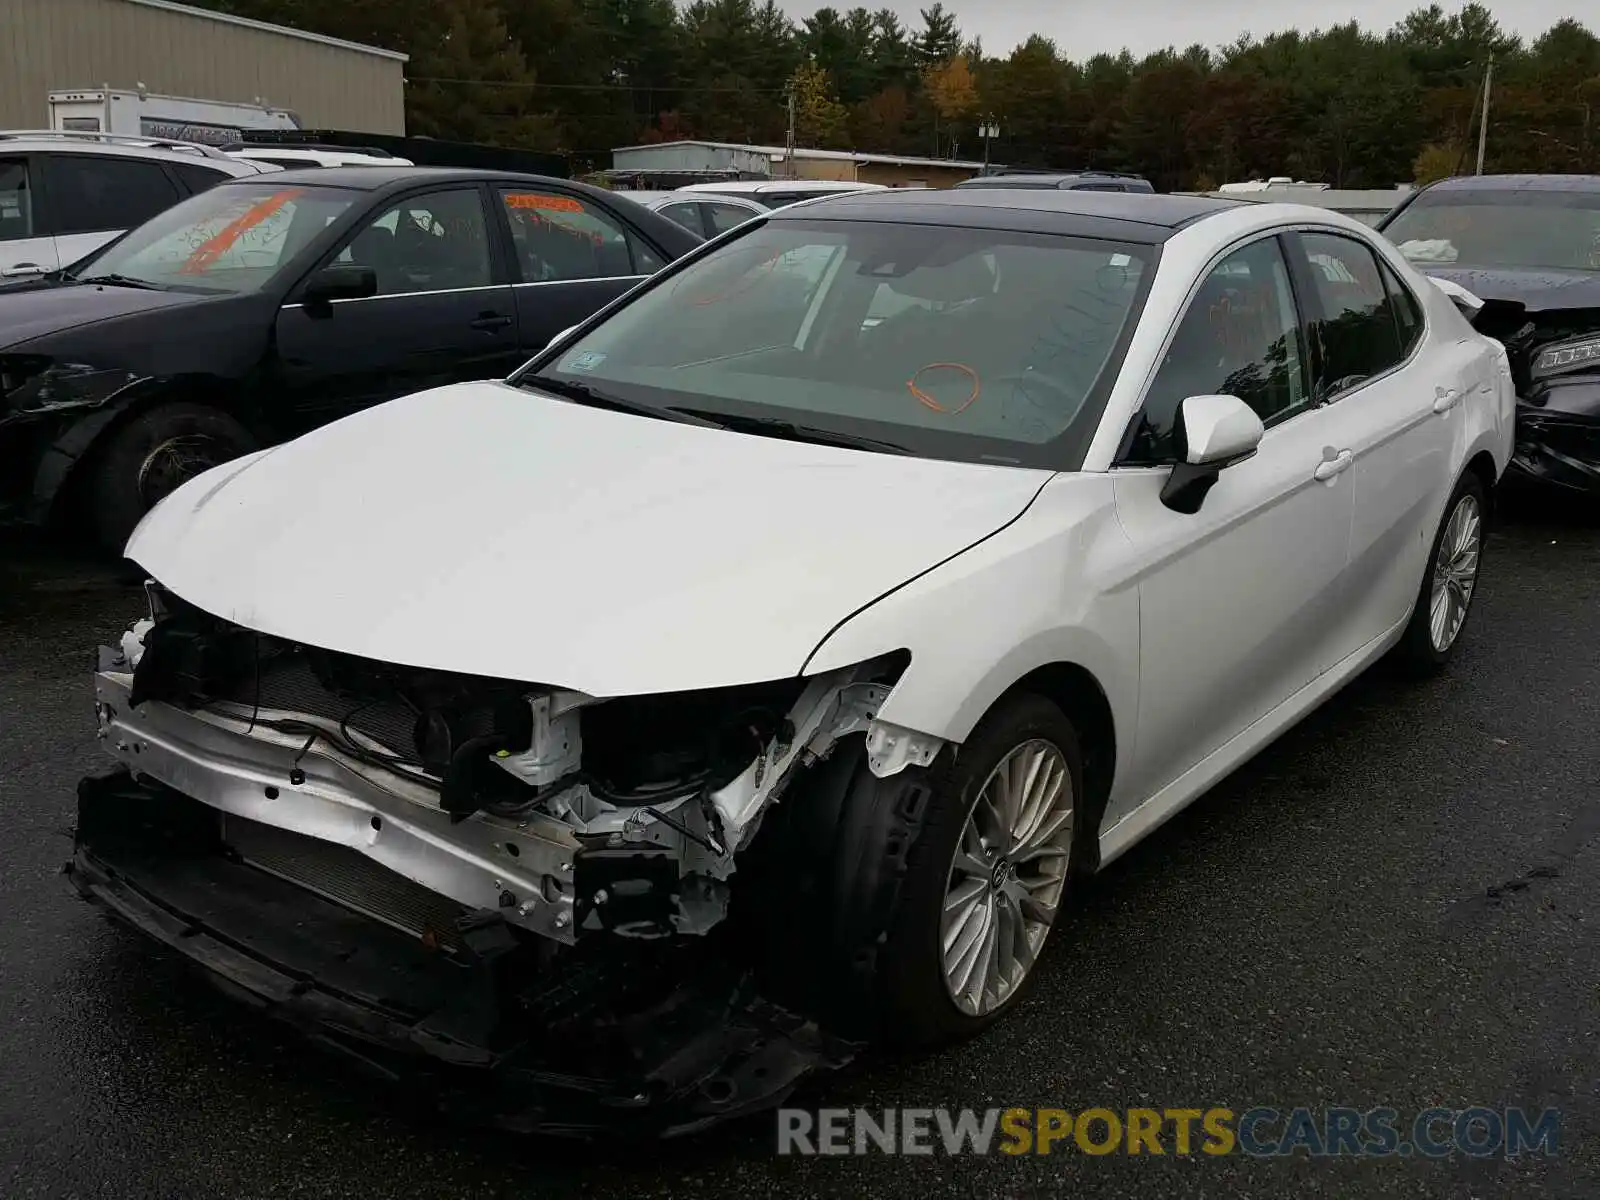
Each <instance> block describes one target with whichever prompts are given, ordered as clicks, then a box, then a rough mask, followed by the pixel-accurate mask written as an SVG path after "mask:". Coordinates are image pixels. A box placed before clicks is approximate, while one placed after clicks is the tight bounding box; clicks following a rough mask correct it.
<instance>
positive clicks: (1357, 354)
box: [1299, 233, 1405, 400]
mask: <svg viewBox="0 0 1600 1200" xmlns="http://www.w3.org/2000/svg"><path fill="white" fill-rule="evenodd" d="M1299 241H1300V246H1301V249H1302V252H1303V253H1304V255H1305V257H1306V260H1307V262H1308V263H1309V266H1310V272H1309V273H1310V276H1311V285H1312V288H1313V290H1314V291H1315V293H1316V300H1317V304H1318V307H1319V308H1320V312H1318V313H1316V314H1315V316H1316V319H1315V320H1314V321H1313V322H1312V327H1311V328H1312V338H1313V340H1314V341H1315V343H1316V345H1317V347H1318V349H1319V351H1320V352H1319V353H1318V355H1317V364H1318V369H1317V387H1316V395H1317V398H1318V399H1319V400H1326V399H1330V398H1332V397H1334V396H1337V395H1339V394H1340V393H1342V392H1346V391H1349V390H1350V389H1351V388H1354V387H1359V386H1360V385H1361V384H1362V383H1363V382H1364V381H1365V380H1367V379H1370V378H1372V377H1373V376H1374V375H1381V374H1382V373H1383V372H1385V371H1387V370H1389V369H1391V368H1392V367H1394V366H1396V365H1398V364H1399V362H1400V360H1401V359H1402V358H1404V357H1405V355H1404V352H1403V351H1402V350H1401V346H1400V332H1399V327H1398V325H1397V324H1396V321H1395V315H1394V310H1393V307H1392V305H1391V302H1390V299H1389V293H1388V290H1387V289H1386V288H1385V286H1384V282H1383V276H1381V275H1380V274H1379V273H1378V260H1377V257H1376V256H1375V255H1374V254H1373V252H1372V250H1371V248H1370V247H1368V246H1366V245H1364V244H1363V243H1361V242H1358V241H1356V240H1355V239H1354V238H1347V237H1341V236H1339V235H1338V234H1331V233H1305V234H1301V235H1299Z"/></svg>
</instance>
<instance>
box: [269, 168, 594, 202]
mask: <svg viewBox="0 0 1600 1200" xmlns="http://www.w3.org/2000/svg"><path fill="white" fill-rule="evenodd" d="M272 179H273V182H274V183H276V182H278V181H280V180H281V181H283V182H284V183H320V184H322V185H323V186H325V187H342V188H351V189H354V190H356V191H362V192H376V191H383V190H387V189H391V188H394V189H399V188H402V187H407V186H409V185H411V184H414V183H528V184H545V185H547V186H548V185H552V184H554V185H557V186H560V187H564V188H574V189H576V190H578V191H581V192H583V193H584V194H585V195H602V196H609V195H613V194H614V193H611V192H607V191H605V190H604V189H603V188H594V187H590V186H589V185H588V184H584V183H579V182H577V181H576V180H573V179H553V178H551V177H550V176H548V175H531V174H526V173H523V172H519V171H483V170H477V169H474V168H470V167H419V166H411V165H407V164H404V163H398V164H396V163H388V164H385V163H379V162H372V163H362V164H361V165H359V166H339V167H287V168H285V169H284V170H282V171H279V172H276V173H274V175H273V177H272Z"/></svg>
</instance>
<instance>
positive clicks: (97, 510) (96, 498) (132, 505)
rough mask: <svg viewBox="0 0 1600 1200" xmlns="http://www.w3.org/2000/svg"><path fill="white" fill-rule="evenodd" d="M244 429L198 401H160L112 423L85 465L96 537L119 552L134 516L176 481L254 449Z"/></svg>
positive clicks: (162, 496) (90, 516)
mask: <svg viewBox="0 0 1600 1200" xmlns="http://www.w3.org/2000/svg"><path fill="white" fill-rule="evenodd" d="M255 445H256V443H255V439H254V438H253V437H251V435H250V432H249V430H247V429H245V427H244V426H243V425H240V424H239V422H237V421H235V420H234V419H233V418H232V417H230V416H228V415H227V414H226V413H223V412H219V411H218V410H217V409H214V408H208V407H206V406H205V405H202V404H163V405H160V406H159V407H156V408H151V409H148V410H146V411H145V412H142V413H139V414H138V415H137V416H135V417H133V418H132V419H130V420H129V421H128V422H127V423H126V424H124V425H123V426H121V427H120V428H118V429H116V430H115V431H114V432H113V433H112V434H111V435H110V440H109V441H107V442H106V443H105V445H104V447H103V448H102V449H101V450H100V451H99V453H98V457H97V459H96V460H95V462H94V463H93V464H92V465H91V466H90V468H89V469H90V472H91V475H90V478H89V480H88V488H87V492H86V499H87V503H88V512H87V516H88V520H89V525H90V529H91V531H92V533H93V536H94V539H95V541H96V543H97V544H98V545H99V546H100V547H101V548H103V549H105V550H107V551H110V552H112V553H115V554H121V552H122V548H123V547H124V546H125V545H126V544H127V541H128V537H129V535H130V534H132V533H133V528H134V526H135V525H137V524H138V523H139V520H140V518H142V517H143V516H144V514H145V513H147V512H149V511H150V509H152V508H154V507H155V505H156V504H157V503H158V502H159V501H161V500H163V499H165V498H166V497H167V496H168V495H169V494H171V493H172V492H174V491H176V490H177V489H178V488H179V487H180V486H181V485H183V484H184V483H187V482H188V481H189V480H191V479H193V478H194V477H195V476H196V475H199V474H201V473H202V472H203V471H207V470H210V469H211V468H212V467H214V466H217V465H218V464H220V463H225V462H227V461H229V460H230V459H234V458H238V457H239V456H240V455H241V454H248V453H249V452H250V451H251V450H253V449H255Z"/></svg>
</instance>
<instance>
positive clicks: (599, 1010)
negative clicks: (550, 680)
mask: <svg viewBox="0 0 1600 1200" xmlns="http://www.w3.org/2000/svg"><path fill="white" fill-rule="evenodd" d="M148 591H149V594H150V597H151V611H150V615H149V617H148V618H146V619H144V620H142V621H140V622H138V623H137V624H136V625H135V626H134V627H133V628H132V629H131V630H130V631H129V632H128V633H127V634H126V635H125V636H124V637H123V639H122V643H121V645H120V646H118V647H115V648H109V647H107V648H102V650H101V652H100V662H99V669H98V671H97V673H96V676H95V707H96V713H97V717H98V723H99V736H100V738H101V739H102V740H103V742H104V743H105V745H106V747H107V748H108V749H109V750H110V751H111V753H112V754H113V755H114V756H115V757H116V759H117V760H118V761H119V766H118V768H117V769H116V770H115V771H113V772H112V773H111V774H109V775H106V776H101V777H98V778H92V779H89V780H86V781H85V782H84V784H83V785H82V787H81V789H80V810H79V822H78V829H77V845H76V852H75V856H74V858H73V860H72V862H71V864H70V866H69V873H70V875H71V876H72V879H73V882H74V883H75V884H76V886H77V887H78V889H79V890H80V891H81V892H82V893H83V894H84V895H86V896H88V897H89V898H91V899H93V900H96V901H99V902H100V903H102V904H104V905H105V906H106V907H107V908H108V909H109V910H110V911H111V912H113V913H114V914H115V915H117V916H120V917H121V918H123V919H125V920H127V921H129V922H130V923H132V924H134V925H135V926H137V927H138V928H140V929H142V930H143V931H145V932H146V933H149V934H151V935H153V936H155V937H157V938H158V939H159V940H161V941H163V942H165V943H167V944H168V945H169V946H171V947H173V948H174V949H176V950H178V951H179V952H180V953H183V954H185V955H187V956H188V957H189V958H191V959H193V960H195V961H197V962H199V963H200V964H201V965H202V966H204V967H206V968H207V969H208V970H209V971H210V972H211V974H212V976H213V978H215V979H217V980H218V981H220V982H222V983H223V984H224V985H225V986H227V987H228V990H230V991H232V992H234V993H235V994H240V995H243V996H244V997H245V998H247V999H249V1000H251V1001H252V1002H254V1003H256V1004H257V1005H260V1006H264V1007H267V1008H269V1009H271V1010H272V1011H274V1012H275V1013H277V1014H278V1015H280V1016H285V1017H288V1018H290V1019H291V1020H293V1021H295V1022H296V1023H298V1024H300V1025H302V1026H306V1027H310V1028H312V1029H313V1031H314V1032H315V1033H316V1034H317V1037H318V1039H319V1040H320V1041H322V1042H323V1043H324V1044H325V1045H330V1046H333V1047H335V1048H338V1049H341V1050H344V1051H346V1052H347V1053H349V1054H351V1055H353V1056H354V1057H355V1058H357V1059H358V1060H360V1061H361V1062H363V1063H365V1064H366V1065H369V1066H372V1067H374V1068H376V1069H377V1070H379V1071H381V1072H382V1073H384V1074H387V1075H412V1076H415V1077H417V1078H422V1079H427V1080H430V1081H432V1083H433V1084H434V1085H436V1086H437V1088H438V1091H439V1094H440V1096H441V1097H442V1098H447V1099H448V1100H449V1101H450V1102H451V1103H453V1104H456V1105H464V1106H465V1107H466V1108H468V1109H469V1110H470V1111H471V1112H473V1113H474V1114H475V1115H478V1116H481V1117H484V1118H487V1119H489V1120H491V1121H493V1122H495V1123H498V1124H500V1125H503V1126H506V1127H510V1128H516V1129H521V1130H528V1131H546V1132H557V1133H581V1132H586V1131H599V1130H603V1129H604V1130H611V1129H615V1128H617V1127H619V1126H632V1127H634V1128H636V1129H638V1130H640V1131H642V1132H649V1133H656V1134H660V1133H670V1132H675V1131H680V1130H686V1129H692V1128H696V1127H699V1126H700V1125H703V1124H705V1123H708V1122H711V1121H715V1120H718V1119H721V1118H724V1117H727V1116H731V1115H734V1114H737V1113H741V1112H747V1111H750V1110H752V1109H754V1108H760V1107H764V1106H766V1105H769V1104H771V1103H775V1102H777V1101H779V1100H781V1098H782V1097H783V1096H784V1095H786V1094H787V1093H788V1091H789V1090H791V1089H792V1088H793V1086H794V1085H795V1083H796V1082H797V1081H798V1080H799V1079H800V1078H801V1077H802V1076H803V1075H804V1074H806V1073H807V1072H809V1071H811V1070H813V1069H816V1068H818V1067H823V1066H830V1065H837V1064H839V1063H841V1062H843V1061H845V1060H846V1059H847V1058H848V1057H849V1056H850V1054H851V1052H852V1047H851V1046H850V1045H848V1044H847V1043H844V1042H841V1041H838V1040H836V1039H834V1038H832V1037H831V1036H829V1035H828V1034H827V1033H825V1032H824V1031H822V1030H821V1029H819V1028H818V1027H817V1026H816V1025H815V1024H814V1023H812V1022H810V1021H808V1020H806V1019H805V1018H804V1017H802V1016H800V1015H797V1014H795V1013H792V1012H789V1011H786V1010H784V1009H783V1008H781V1007H779V1006H777V1005H775V1004H773V1003H771V1002H769V1001H768V1000H766V999H764V998H763V997H762V996H761V995H760V994H759V993H758V992H757V991H756V989H755V986H754V984H753V982H752V977H751V975H750V974H749V972H747V971H746V970H744V969H743V968H742V967H741V966H740V962H741V961H742V960H741V956H740V954H739V953H738V950H737V947H736V945H735V942H736V937H735V935H734V933H733V926H735V925H736V924H737V922H730V921H728V920H727V917H728V915H729V912H730V909H731V908H733V907H734V906H735V905H736V896H737V893H738V890H739V886H740V881H739V879H738V878H737V876H736V871H737V867H738V864H739V861H740V859H741V857H744V856H746V855H747V854H748V851H749V848H750V847H751V845H752V844H753V843H754V842H755V840H756V838H757V834H758V830H759V828H760V826H761V822H762V818H763V815H764V814H765V813H766V812H767V811H768V809H769V808H770V806H771V805H772V804H773V803H775V802H777V801H778V800H779V799H780V797H782V796H783V794H784V793H785V791H786V790H787V789H790V788H791V787H792V786H793V785H794V783H795V781H796V780H797V779H803V778H804V776H805V773H806V771H807V769H808V768H809V767H810V766H811V765H813V764H814V763H816V762H817V761H819V760H821V759H823V758H826V757H828V756H829V755H830V753H831V752H832V751H833V749H834V747H835V745H836V744H838V743H839V741H840V740H841V739H843V738H845V737H848V736H850V735H852V734H861V735H864V737H865V742H866V747H865V751H866V761H867V762H868V763H869V764H870V769H871V770H872V771H873V772H874V773H875V774H892V773H894V772H896V771H898V770H900V769H901V768H903V767H905V766H906V765H907V764H912V763H915V764H923V765H925V764H926V763H927V762H930V761H931V760H932V758H933V756H934V755H935V754H936V753H937V752H938V749H939V746H938V745H937V744H936V743H934V742H933V741H931V740H929V739H925V738H921V737H919V736H917V735H913V734H910V733H909V732H908V731H904V730H899V729H896V728H895V727H892V726H887V725H884V724H882V723H880V722H877V721H876V720H875V714H876V711H877V708H878V706H879V704H880V703H881V702H882V701H883V699H884V698H885V697H886V695H887V694H888V690H889V687H890V686H891V685H892V684H893V682H894V681H895V679H896V678H897V676H898V674H899V672H900V671H901V670H902V669H903V668H904V665H905V662H904V658H903V656H893V657H891V658H886V659H883V660H879V661H875V662H871V663H866V664H862V665H860V666H858V667H854V668H850V669H846V670H844V671H839V672H833V673H829V674H826V675H821V676H816V677H800V678H792V679H785V680H779V681H774V682H771V683H765V684H755V685H749V686H742V687H730V688H721V689H712V690H707V691H702V692H689V693H679V694H675V695H654V696H635V697H622V698H612V699H606V700H598V699H595V698H593V697H590V696H586V695H583V694H579V693H575V692H571V691H563V690H561V689H560V688H558V687H549V686H534V685H529V684H527V683H521V682H512V681H506V680H493V679H486V678H481V677H475V676H463V675H454V674H450V673H447V672H440V671H425V670H419V669H415V668H409V667H401V666H396V665H393V664H387V663H379V662H373V661H370V660H365V659H359V658H355V657H353V656H350V655H346V654H341V653H337V652H332V651H328V650H322V649H317V648H314V647H309V646H304V645H299V644H295V643H292V642H289V641H286V640H283V639H279V638H275V637H271V636H268V635H264V634H260V633H257V632H254V631H252V630H249V629H245V628H242V627H241V626H238V625H234V624H231V623H229V622H226V621H223V620H221V619H218V618H215V617H212V616H210V615H208V614H206V613H204V612H201V611H200V610H198V609H196V608H194V607H193V606H191V605H189V604H187V603H185V602H184V601H182V600H180V599H178V598H177V597H175V596H173V595H171V594H169V593H166V592H163V591H162V590H161V589H160V588H159V587H156V586H154V585H151V586H150V587H149V589H148Z"/></svg>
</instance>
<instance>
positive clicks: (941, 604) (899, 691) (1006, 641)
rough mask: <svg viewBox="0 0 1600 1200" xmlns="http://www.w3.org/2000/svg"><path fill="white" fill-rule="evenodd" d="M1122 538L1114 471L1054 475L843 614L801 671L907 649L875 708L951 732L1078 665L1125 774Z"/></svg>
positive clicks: (1132, 595)
mask: <svg viewBox="0 0 1600 1200" xmlns="http://www.w3.org/2000/svg"><path fill="white" fill-rule="evenodd" d="M1126 546H1127V538H1126V535H1125V534H1124V533H1123V532H1122V527H1121V525H1120V524H1118V522H1117V517H1116V511H1115V505H1114V503H1113V496H1112V488H1111V480H1110V477H1109V476H1106V475H1103V474H1083V475H1058V476H1056V477H1054V478H1053V479H1051V480H1050V481H1049V482H1048V483H1046V484H1045V486H1044V488H1043V489H1042V490H1041V491H1040V493H1039V496H1038V498H1037V499H1036V500H1035V501H1034V502H1033V505H1032V506H1031V507H1030V508H1029V509H1028V511H1027V512H1026V513H1025V514H1024V515H1023V516H1022V517H1020V518H1019V519H1018V520H1017V521H1016V522H1014V523H1013V524H1012V525H1010V526H1008V527H1007V528H1006V529H1005V530H1003V531H1001V532H1000V533H998V534H996V535H995V536H994V537H991V538H989V539H987V540H986V541H984V542H981V543H980V544H978V545H977V546H974V547H973V548H972V549H970V550H967V551H965V552H964V553H962V554H959V555H957V556H956V557H955V558H954V559H952V560H950V561H949V562H947V563H945V564H944V565H943V566H941V567H939V568H937V569H936V570H934V571H931V572H929V573H928V574H927V575H925V576H923V577H921V578H920V579H917V580H915V581H914V582H912V583H911V584H909V585H907V586H906V587H903V588H901V589H899V590H898V591H895V592H892V593H890V594H889V595H888V596H885V597H883V598H882V599H880V600H878V601H877V602H876V603H875V604H873V605H871V606H869V607H868V608H866V609H864V610H863V611H861V612H860V613H857V614H856V615H855V616H853V617H851V618H850V619H849V620H847V621H845V622H844V623H843V624H842V625H840V626H839V628H837V629H835V630H834V631H833V632H832V633H831V634H830V635H829V636H828V637H827V638H826V639H825V640H824V641H823V642H822V644H821V645H819V646H818V647H817V649H816V650H815V651H813V653H812V656H811V658H810V660H809V661H808V662H807V664H806V673H807V674H814V673H820V672H823V671H830V670H836V669H839V668H842V667H845V666H848V665H849V664H851V663H856V662H861V661H864V660H866V659H869V658H873V657H876V656H878V655H881V654H885V653H889V652H891V651H893V650H896V649H900V648H906V649H909V650H910V652H911V663H910V665H909V666H908V667H907V668H906V670H905V673H904V674H903V675H901V677H900V679H899V681H898V682H897V684H896V685H895V687H894V689H893V690H892V691H891V692H890V694H889V696H888V698H887V699H886V700H885V701H884V703H883V705H882V707H881V708H880V709H879V711H878V714H877V715H878V719H879V720H881V721H885V722H888V723H891V724H894V725H898V726H901V727H903V728H906V729H911V730H915V731H917V732H919V733H926V734H931V735H933V736H935V737H940V738H943V739H945V740H946V741H951V742H956V743H959V742H961V741H964V740H965V739H966V738H967V737H968V736H969V735H970V734H971V732H972V729H973V727H974V726H975V725H976V724H977V723H978V721H979V720H980V719H981V718H982V717H983V715H984V713H986V712H987V711H988V710H989V709H990V707H992V706H993V705H994V703H995V702H996V701H997V700H998V699H999V698H1000V697H1001V696H1002V695H1004V694H1005V692H1006V691H1007V690H1008V689H1009V688H1011V687H1012V686H1013V685H1014V684H1015V683H1016V682H1017V681H1018V680H1020V679H1022V678H1023V677H1025V676H1026V675H1028V674H1030V673H1031V672H1033V671H1035V670H1037V669H1038V668H1040V667H1045V666H1050V665H1054V664H1059V663H1070V664H1075V665H1077V666H1080V667H1082V668H1084V669H1085V670H1087V671H1088V672H1089V673H1090V674H1091V675H1093V676H1094V677H1095V679H1096V680H1097V681H1098V682H1099V684H1100V687H1101V689H1102V691H1103V692H1104V693H1105V697H1106V701H1107V703H1108V704H1109V705H1110V708H1111V711H1112V718H1113V723H1114V725H1115V727H1116V729H1117V730H1118V736H1117V738H1116V745H1117V757H1118V763H1117V771H1116V777H1117V778H1122V777H1124V772H1123V770H1122V768H1123V767H1124V766H1125V765H1126V763H1125V762H1124V761H1123V760H1124V759H1125V758H1126V757H1127V756H1128V755H1130V754H1131V753H1132V750H1133V738H1132V737H1131V736H1123V731H1127V732H1128V733H1129V734H1131V731H1132V730H1133V727H1134V716H1135V713H1136V712H1137V704H1138V678H1139V661H1138V645H1139V598H1138V590H1137V587H1136V585H1133V584H1129V583H1126V582H1122V581H1121V578H1120V576H1119V575H1117V574H1115V573H1114V569H1115V566H1116V563H1117V560H1118V558H1119V556H1120V555H1121V553H1122V552H1123V551H1124V550H1125V548H1126Z"/></svg>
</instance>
